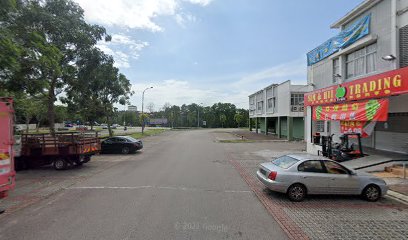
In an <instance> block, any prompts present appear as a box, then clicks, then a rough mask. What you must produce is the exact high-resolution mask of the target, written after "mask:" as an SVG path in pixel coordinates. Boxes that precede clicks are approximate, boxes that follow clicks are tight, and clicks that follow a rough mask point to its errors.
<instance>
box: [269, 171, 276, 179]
mask: <svg viewBox="0 0 408 240" xmlns="http://www.w3.org/2000/svg"><path fill="white" fill-rule="evenodd" d="M277 175H278V173H277V172H274V171H272V172H271V173H269V175H268V178H269V179H271V180H273V181H274V180H275V179H276V176H277Z"/></svg>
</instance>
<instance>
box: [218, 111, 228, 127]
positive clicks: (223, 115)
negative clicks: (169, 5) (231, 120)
mask: <svg viewBox="0 0 408 240" xmlns="http://www.w3.org/2000/svg"><path fill="white" fill-rule="evenodd" d="M226 121H227V116H225V114H224V113H222V114H221V115H220V122H221V127H222V128H223V127H224V123H225V122H226Z"/></svg>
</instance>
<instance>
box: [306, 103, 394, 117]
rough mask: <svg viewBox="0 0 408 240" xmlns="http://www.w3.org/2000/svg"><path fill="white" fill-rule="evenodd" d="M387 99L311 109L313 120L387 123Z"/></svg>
mask: <svg viewBox="0 0 408 240" xmlns="http://www.w3.org/2000/svg"><path fill="white" fill-rule="evenodd" d="M388 105H389V100H388V99H372V100H369V101H360V102H353V103H342V104H333V105H326V106H315V107H313V120H340V121H387V119H388Z"/></svg>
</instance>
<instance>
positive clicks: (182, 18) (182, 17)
mask: <svg viewBox="0 0 408 240" xmlns="http://www.w3.org/2000/svg"><path fill="white" fill-rule="evenodd" d="M174 18H175V19H176V22H177V24H178V25H180V26H181V27H183V28H185V27H186V26H187V23H189V22H196V21H197V18H196V17H195V16H194V15H192V14H189V13H177V14H176V15H175V16H174Z"/></svg>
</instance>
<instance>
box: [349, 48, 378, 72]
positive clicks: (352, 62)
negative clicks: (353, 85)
mask: <svg viewBox="0 0 408 240" xmlns="http://www.w3.org/2000/svg"><path fill="white" fill-rule="evenodd" d="M376 59H377V43H373V44H371V45H368V46H366V47H364V48H361V49H359V50H357V51H355V52H352V53H350V54H348V55H347V56H346V78H347V79H349V78H354V77H358V76H362V75H365V74H368V73H371V72H375V70H376Z"/></svg>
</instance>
